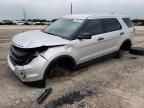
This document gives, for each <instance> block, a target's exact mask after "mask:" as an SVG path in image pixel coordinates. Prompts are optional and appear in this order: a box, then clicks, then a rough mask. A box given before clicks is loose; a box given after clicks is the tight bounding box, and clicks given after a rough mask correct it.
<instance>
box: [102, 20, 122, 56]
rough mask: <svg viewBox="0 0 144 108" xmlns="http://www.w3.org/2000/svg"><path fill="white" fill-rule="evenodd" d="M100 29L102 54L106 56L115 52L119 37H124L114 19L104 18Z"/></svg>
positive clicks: (117, 47) (119, 25) (117, 22)
mask: <svg viewBox="0 0 144 108" xmlns="http://www.w3.org/2000/svg"><path fill="white" fill-rule="evenodd" d="M102 28H103V35H102V37H101V38H103V40H102V41H101V45H102V48H103V49H102V53H103V54H104V55H106V54H109V53H112V52H115V51H117V50H118V49H119V42H120V40H121V37H122V36H123V35H124V32H123V31H122V26H121V24H120V23H119V21H118V20H117V19H116V18H104V19H102Z"/></svg>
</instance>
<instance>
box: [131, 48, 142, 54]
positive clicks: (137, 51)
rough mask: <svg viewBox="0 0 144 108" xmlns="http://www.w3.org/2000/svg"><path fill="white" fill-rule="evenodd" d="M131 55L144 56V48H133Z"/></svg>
mask: <svg viewBox="0 0 144 108" xmlns="http://www.w3.org/2000/svg"><path fill="white" fill-rule="evenodd" d="M129 53H130V54H134V55H144V48H142V47H133V48H131V49H130V50H129Z"/></svg>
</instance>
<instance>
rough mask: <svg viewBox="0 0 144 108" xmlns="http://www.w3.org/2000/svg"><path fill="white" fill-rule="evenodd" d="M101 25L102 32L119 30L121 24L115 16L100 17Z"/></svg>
mask: <svg viewBox="0 0 144 108" xmlns="http://www.w3.org/2000/svg"><path fill="white" fill-rule="evenodd" d="M102 25H103V32H104V33H107V32H113V31H117V30H121V29H122V26H121V24H120V23H119V21H118V20H117V19H116V18H106V19H102Z"/></svg>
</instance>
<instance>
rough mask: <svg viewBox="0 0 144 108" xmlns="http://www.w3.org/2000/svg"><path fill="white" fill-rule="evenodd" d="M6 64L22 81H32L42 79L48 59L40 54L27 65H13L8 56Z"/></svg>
mask: <svg viewBox="0 0 144 108" xmlns="http://www.w3.org/2000/svg"><path fill="white" fill-rule="evenodd" d="M8 64H9V66H10V68H11V70H12V71H13V72H14V73H15V75H16V76H17V77H18V78H19V79H20V80H21V81H22V82H33V81H38V80H42V79H43V75H44V72H45V69H46V68H47V66H48V61H47V60H46V59H44V58H43V57H41V56H38V57H36V58H34V59H33V60H32V61H31V62H30V63H29V64H28V65H24V66H15V65H13V63H12V62H11V60H10V58H9V56H8Z"/></svg>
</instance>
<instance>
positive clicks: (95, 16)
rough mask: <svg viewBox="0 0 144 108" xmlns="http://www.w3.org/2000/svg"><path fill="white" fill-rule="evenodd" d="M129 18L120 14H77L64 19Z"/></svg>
mask: <svg viewBox="0 0 144 108" xmlns="http://www.w3.org/2000/svg"><path fill="white" fill-rule="evenodd" d="M123 17H128V16H126V15H118V14H77V15H66V16H64V17H62V18H68V19H94V18H123Z"/></svg>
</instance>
